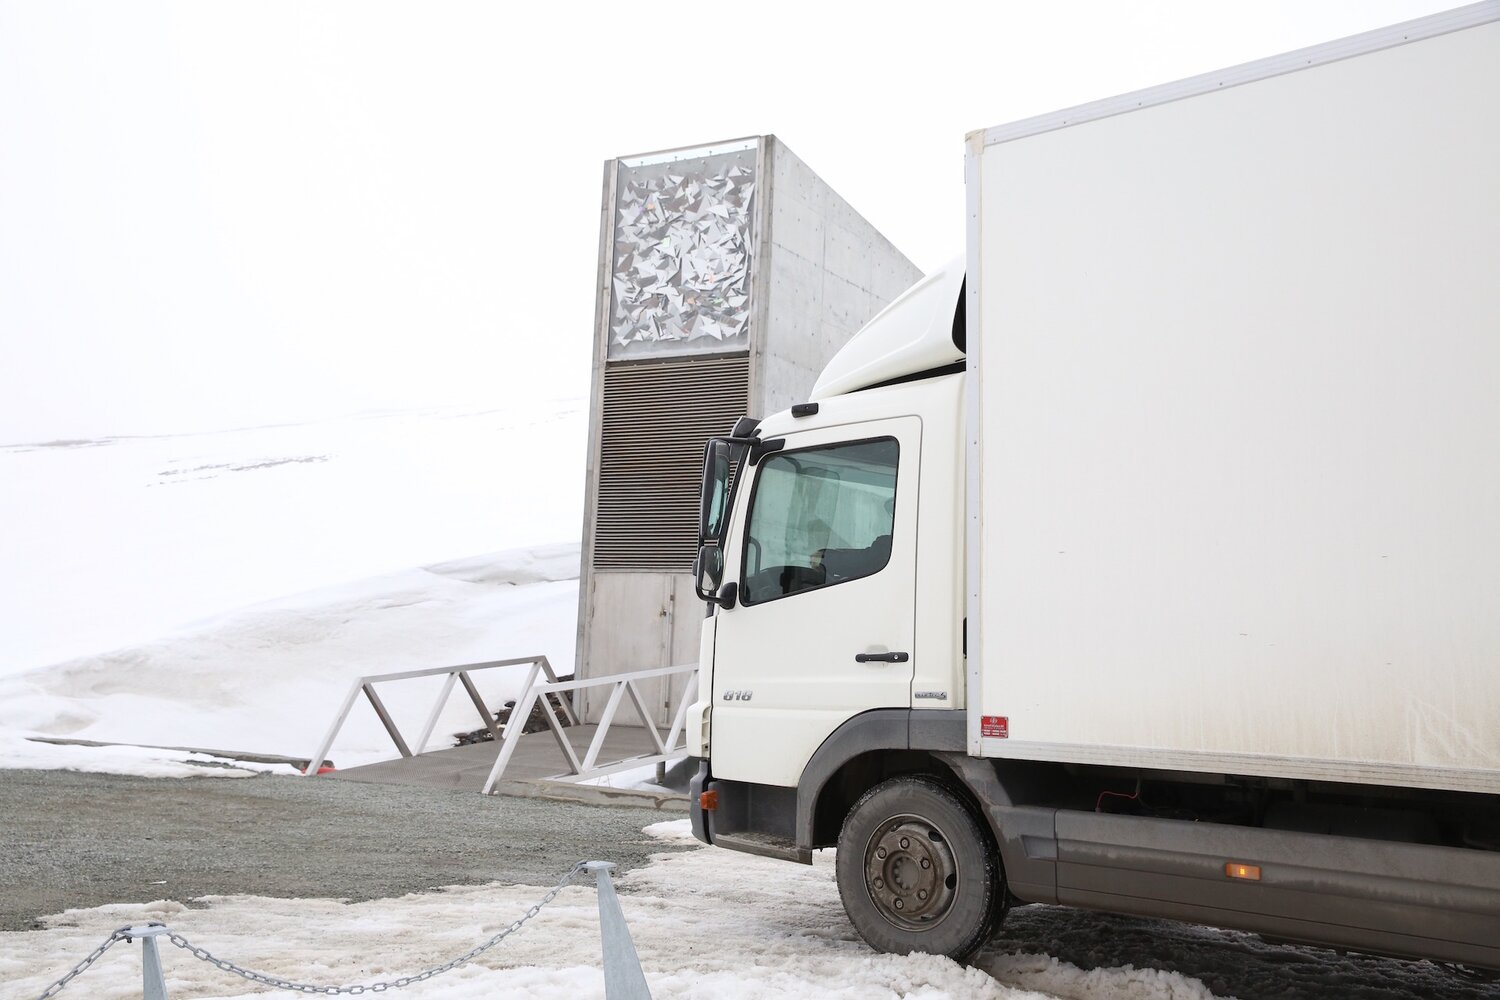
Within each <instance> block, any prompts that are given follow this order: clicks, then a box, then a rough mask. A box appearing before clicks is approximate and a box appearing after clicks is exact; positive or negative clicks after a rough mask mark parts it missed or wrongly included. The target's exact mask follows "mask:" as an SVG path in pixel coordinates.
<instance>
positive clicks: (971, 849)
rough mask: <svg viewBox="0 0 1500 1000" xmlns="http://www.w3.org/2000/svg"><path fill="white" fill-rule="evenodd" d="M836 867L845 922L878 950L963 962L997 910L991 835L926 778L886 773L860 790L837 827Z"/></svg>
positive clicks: (997, 886)
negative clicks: (884, 778)
mask: <svg viewBox="0 0 1500 1000" xmlns="http://www.w3.org/2000/svg"><path fill="white" fill-rule="evenodd" d="M836 870H837V872H838V883H839V896H840V898H841V899H843V901H844V911H845V912H846V913H848V914H849V922H850V923H852V924H853V925H854V929H855V930H857V931H858V932H859V936H860V937H862V938H864V939H865V941H866V942H867V943H868V944H869V945H870V947H872V948H874V949H876V950H877V951H885V952H895V953H897V954H901V955H905V954H908V953H910V952H925V953H927V954H930V955H947V956H948V957H949V958H952V959H954V960H956V961H960V962H961V961H963V960H965V959H966V958H968V957H969V956H970V955H972V954H973V953H974V952H975V951H977V950H979V948H980V946H982V945H983V944H984V943H985V942H986V941H988V940H989V938H990V935H991V934H993V933H994V930H995V927H996V925H997V923H998V918H999V917H1000V916H1001V914H1002V909H1001V906H1000V905H999V903H1000V899H1001V889H1002V886H1001V873H1000V869H999V864H998V861H997V856H996V852H995V851H994V849H993V848H992V847H991V846H990V842H989V838H988V837H986V836H985V833H984V830H983V829H982V828H981V827H980V825H979V822H978V821H977V820H976V819H975V818H974V815H973V814H972V813H971V812H970V811H969V809H968V807H967V806H965V805H964V803H963V802H962V801H961V800H960V799H959V798H958V796H956V795H954V794H953V793H952V792H950V791H949V790H948V789H946V788H944V787H943V786H942V785H940V784H939V783H938V782H936V781H934V780H932V779H931V778H924V777H902V778H892V779H890V780H889V781H885V782H882V783H881V784H879V785H876V786H875V787H874V788H872V789H870V790H869V791H868V792H866V793H865V794H864V795H863V796H861V797H860V799H859V801H858V802H856V803H855V804H854V808H852V809H850V810H849V815H848V816H847V817H845V819H844V827H843V829H842V830H841V831H840V832H839V849H838V858H837V862H836Z"/></svg>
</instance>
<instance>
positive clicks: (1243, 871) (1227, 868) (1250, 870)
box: [704, 793, 1260, 882]
mask: <svg viewBox="0 0 1500 1000" xmlns="http://www.w3.org/2000/svg"><path fill="white" fill-rule="evenodd" d="M704 794H707V793H704ZM1224 874H1225V875H1228V876H1229V877H1230V878H1242V879H1247V880H1249V881H1251V882H1259V881H1260V865H1245V864H1241V863H1240V862H1238V861H1227V862H1225V863H1224Z"/></svg>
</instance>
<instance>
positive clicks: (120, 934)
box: [36, 927, 126, 1000]
mask: <svg viewBox="0 0 1500 1000" xmlns="http://www.w3.org/2000/svg"><path fill="white" fill-rule="evenodd" d="M125 930H126V929H125V928H124V927H121V928H120V929H119V930H117V931H115V932H114V933H113V934H111V935H110V936H109V937H107V938H105V939H104V943H103V944H101V945H100V946H99V947H97V948H95V949H94V950H93V951H91V952H89V957H88V958H85V959H84V960H83V961H82V962H79V963H78V964H77V965H75V966H73V968H71V969H69V970H68V974H67V975H66V976H63V977H62V978H61V979H59V980H58V981H57V982H55V983H53V984H52V985H51V986H48V987H47V988H46V989H45V990H43V991H42V994H41V996H39V997H37V998H36V1000H47V998H48V997H55V996H57V995H58V994H59V993H61V992H62V991H63V987H65V986H67V985H68V984H69V983H71V982H72V981H73V980H75V979H77V978H78V977H79V976H81V975H83V974H84V972H85V971H86V970H87V969H88V967H89V966H91V965H93V964H94V963H95V962H97V961H99V959H100V958H101V957H103V955H104V953H105V952H106V951H109V949H111V948H113V947H114V946H115V945H116V944H117V943H119V942H120V941H122V940H124V938H125Z"/></svg>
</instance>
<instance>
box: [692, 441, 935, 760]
mask: <svg viewBox="0 0 1500 1000" xmlns="http://www.w3.org/2000/svg"><path fill="white" fill-rule="evenodd" d="M921 426H922V425H921V421H920V420H918V419H917V418H916V417H902V418H897V419H891V420H880V421H870V422H867V423H861V424H859V425H858V426H857V436H852V437H851V429H852V428H851V427H849V426H844V427H838V428H829V429H825V430H816V431H807V432H804V433H801V434H794V435H789V436H788V437H787V438H786V445H785V448H784V449H783V450H781V451H778V452H775V453H773V454H771V455H768V456H766V457H764V458H762V459H761V461H760V462H759V464H758V466H757V467H756V469H755V472H754V476H753V478H752V479H751V480H750V481H749V482H748V483H747V485H748V486H749V489H748V490H745V489H742V490H740V491H739V494H740V498H739V502H738V503H737V504H736V507H737V510H736V512H735V521H736V523H737V531H736V533H735V535H734V539H733V541H732V542H731V544H730V546H729V551H728V552H726V560H725V561H726V566H725V579H726V580H734V581H736V582H737V584H738V595H737V600H736V604H735V606H734V607H733V608H727V609H726V608H720V609H719V610H718V611H717V612H716V614H717V622H716V623H715V624H716V629H715V641H714V672H713V703H712V704H713V709H712V715H711V717H710V718H711V722H710V726H711V737H710V747H711V754H712V760H713V771H714V774H715V775H716V776H718V777H722V778H728V779H731V780H737V781H750V782H757V783H761V784H771V785H782V786H794V785H796V784H797V782H798V780H799V779H800V777H801V774H802V769H803V767H804V766H805V765H806V764H807V761H808V759H809V758H810V757H811V756H812V754H813V751H815V750H816V749H817V748H818V746H819V744H821V743H822V742H823V740H824V739H826V738H827V737H828V735H829V734H830V733H832V732H833V731H834V730H835V729H837V728H838V726H839V725H840V724H841V723H843V722H844V721H845V720H847V719H849V718H851V717H852V716H854V715H857V714H859V713H860V712H864V711H867V710H869V709H873V708H897V707H899V708H905V707H907V706H908V705H909V704H910V699H911V681H912V669H913V662H914V661H915V659H916V657H917V656H918V655H919V653H918V650H917V648H916V634H915V618H916V615H915V608H914V605H915V596H916V595H915V584H916V554H917V532H916V527H917V498H918V489H917V486H918V481H917V473H918V469H919V466H920V462H919V458H920V449H921Z"/></svg>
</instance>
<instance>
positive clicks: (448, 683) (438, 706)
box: [417, 670, 459, 754]
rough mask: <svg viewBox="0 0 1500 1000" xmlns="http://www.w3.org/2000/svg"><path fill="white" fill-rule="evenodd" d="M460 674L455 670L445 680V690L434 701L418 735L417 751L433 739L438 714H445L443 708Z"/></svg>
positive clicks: (422, 749)
mask: <svg viewBox="0 0 1500 1000" xmlns="http://www.w3.org/2000/svg"><path fill="white" fill-rule="evenodd" d="M458 674H459V671H456V670H455V671H454V672H453V673H451V674H449V675H448V677H447V678H446V679H445V680H444V681H443V690H442V691H440V692H439V693H438V696H437V701H435V702H433V705H432V712H431V713H430V714H429V715H428V716H427V724H426V725H424V726H423V727H422V735H421V736H418V737H417V753H419V754H420V753H422V752H423V751H424V750H426V749H427V741H428V740H430V739H432V731H433V730H434V729H436V728H437V724H438V716H440V715H442V714H443V709H444V708H445V707H446V706H447V704H448V695H450V694H452V693H453V682H454V681H456V680H458Z"/></svg>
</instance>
